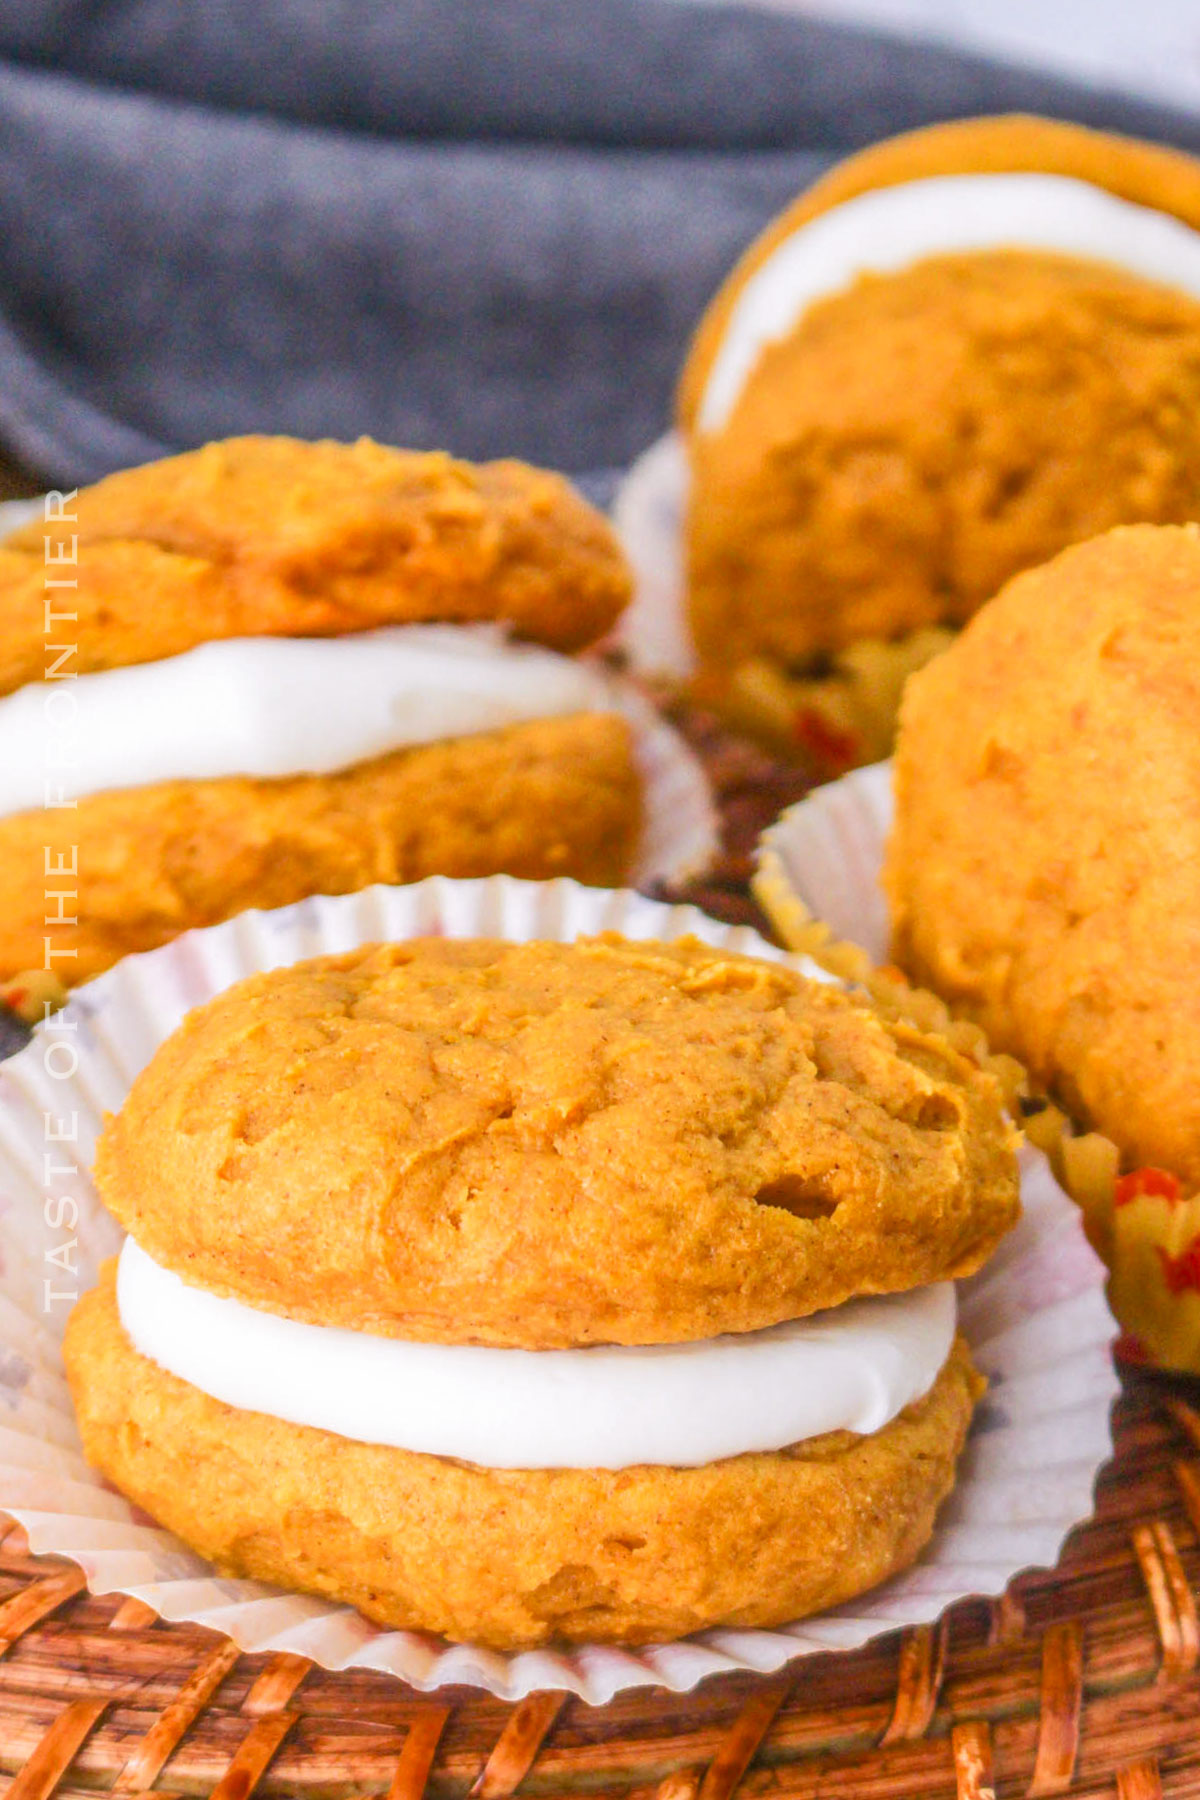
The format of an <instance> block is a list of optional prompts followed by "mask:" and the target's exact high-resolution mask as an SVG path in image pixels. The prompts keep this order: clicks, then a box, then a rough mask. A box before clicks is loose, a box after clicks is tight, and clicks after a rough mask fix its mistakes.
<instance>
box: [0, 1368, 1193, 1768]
mask: <svg viewBox="0 0 1200 1800" xmlns="http://www.w3.org/2000/svg"><path fill="white" fill-rule="evenodd" d="M1117 1443H1118V1448H1117V1455H1116V1458H1115V1460H1114V1462H1113V1464H1112V1465H1111V1466H1110V1468H1109V1470H1108V1472H1107V1473H1106V1475H1105V1477H1104V1478H1103V1480H1102V1483H1101V1488H1100V1493H1099V1499H1098V1506H1097V1512H1096V1516H1095V1518H1094V1519H1093V1520H1092V1521H1091V1522H1090V1523H1089V1524H1087V1525H1086V1526H1084V1527H1082V1528H1081V1529H1080V1530H1079V1531H1077V1532H1076V1533H1075V1534H1074V1535H1073V1537H1072V1538H1071V1540H1070V1542H1069V1544H1068V1546H1067V1550H1066V1553H1065V1555H1064V1557H1063V1559H1062V1561H1061V1563H1060V1565H1059V1567H1058V1569H1057V1570H1055V1571H1054V1572H1052V1573H1041V1574H1037V1575H1031V1576H1026V1577H1024V1578H1022V1580H1021V1581H1020V1582H1019V1583H1018V1584H1017V1585H1016V1586H1015V1588H1013V1589H1012V1590H1010V1592H1009V1594H1008V1595H1006V1596H1005V1598H1004V1599H1003V1600H1001V1601H999V1602H996V1603H984V1602H978V1603H967V1604H964V1605H962V1606H959V1607H956V1608H954V1609H953V1611H952V1612H951V1613H950V1614H949V1615H948V1617H947V1618H946V1619H945V1620H943V1622H942V1624H941V1625H940V1626H939V1627H936V1628H933V1627H919V1628H916V1629H914V1630H911V1631H907V1632H904V1633H892V1634H890V1635H889V1636H887V1637H885V1638H881V1639H879V1640H877V1641H876V1642H875V1643H873V1644H870V1645H868V1646H867V1647H866V1648H865V1649H863V1650H861V1651H857V1652H855V1653H853V1654H852V1655H842V1656H823V1657H819V1658H812V1659H808V1660H806V1661H805V1662H804V1663H803V1665H802V1666H801V1667H800V1668H798V1669H796V1670H794V1671H793V1672H792V1673H791V1674H790V1675H789V1674H787V1673H785V1674H784V1675H783V1676H782V1677H771V1678H770V1679H763V1680H756V1679H755V1678H753V1677H750V1676H744V1675H737V1676H730V1677H726V1678H723V1679H720V1680H717V1681H713V1682H710V1683H706V1684H705V1685H704V1686H702V1687H701V1688H700V1689H698V1690H697V1691H696V1692H695V1693H692V1694H686V1695H673V1694H666V1693H661V1692H660V1693H655V1692H651V1693H646V1692H644V1691H635V1692H633V1693H631V1694H629V1695H626V1696H624V1697H621V1698H618V1699H617V1700H614V1701H613V1702H612V1703H611V1704H610V1705H608V1706H605V1707H599V1708H593V1707H588V1706H585V1705H584V1704H583V1703H582V1702H581V1701H578V1700H573V1699H564V1697H563V1696H561V1695H558V1694H535V1695H532V1696H531V1697H530V1698H529V1699H527V1700H524V1701H522V1702H520V1703H519V1704H518V1705H516V1706H511V1707H510V1706H505V1705H504V1704H503V1703H502V1702H500V1701H498V1700H493V1699H491V1698H489V1697H488V1696H486V1695H482V1694H478V1693H475V1692H473V1691H468V1690H465V1689H458V1690H453V1691H450V1692H446V1693H442V1694H438V1695H436V1696H434V1697H428V1698H427V1697H423V1696H421V1695H417V1694H414V1693H413V1692H412V1691H411V1690H409V1689H407V1688H405V1687H404V1686H402V1685H401V1684H400V1683H399V1682H397V1681H395V1680H394V1679H392V1678H391V1677H390V1676H376V1675H371V1674H367V1673H364V1672H362V1671H357V1672H355V1673H353V1674H344V1675H338V1674H330V1673H327V1672H326V1671H325V1670H322V1669H316V1668H313V1667H312V1666H311V1665H310V1664H308V1663H306V1662H305V1661H304V1660H303V1659H301V1658H299V1657H295V1656H287V1655H279V1656H274V1657H263V1656H242V1655H240V1654H239V1653H238V1651H237V1650H236V1649H235V1648H234V1647H233V1646H232V1645H231V1644H230V1643H228V1642H227V1641H226V1640H224V1639H221V1638H218V1637H216V1636H214V1635H213V1634H212V1633H211V1632H207V1631H204V1630H202V1629H201V1628H200V1627H198V1626H192V1625H164V1624H161V1623H157V1622H155V1620H154V1618H153V1615H152V1614H150V1613H149V1611H148V1610H147V1608H145V1607H144V1606H143V1605H142V1604H141V1603H140V1602H139V1601H136V1600H124V1601H122V1600H119V1599H116V1598H111V1599H94V1598H92V1597H91V1596H89V1595H88V1594H86V1593H85V1592H83V1591H82V1577H81V1576H80V1574H79V1572H78V1571H77V1570H76V1569H75V1568H74V1566H73V1565H70V1564H63V1563H59V1562H54V1561H51V1560H49V1559H44V1558H43V1559H33V1558H30V1557H29V1555H28V1554H27V1551H26V1548H25V1544H24V1539H23V1535H22V1533H21V1532H20V1530H19V1529H18V1528H16V1527H12V1528H11V1529H9V1530H8V1532H7V1535H6V1536H5V1537H4V1538H3V1541H2V1542H0V1770H3V1771H5V1773H11V1774H12V1776H13V1777H14V1779H13V1780H12V1781H11V1782H9V1783H8V1785H7V1787H6V1788H5V1787H4V1786H3V1784H2V1783H0V1793H3V1794H4V1795H5V1800H45V1797H47V1796H49V1795H52V1794H54V1795H59V1796H62V1797H64V1800H66V1797H68V1796H77V1795H83V1794H94V1793H95V1792H96V1791H97V1790H101V1791H103V1792H112V1793H117V1794H139V1793H145V1794H152V1795H156V1796H163V1795H167V1794H172V1795H176V1794H178V1795H183V1794H188V1795H191V1794H210V1795H212V1796H213V1797H214V1800H246V1797H247V1796H249V1795H250V1794H251V1793H254V1792H258V1793H260V1794H262V1795H268V1794H270V1795H278V1796H288V1797H289V1800H301V1797H303V1800H309V1797H311V1800H333V1796H343V1795H344V1796H349V1795H367V1794H380V1795H383V1794H386V1795H388V1796H390V1800H416V1797H417V1796H418V1795H423V1794H428V1795H430V1796H443V1795H445V1796H451V1795H455V1796H457V1795H467V1794H471V1795H475V1796H483V1797H487V1800H499V1796H502V1795H507V1794H512V1793H514V1792H515V1791H516V1789H517V1788H518V1787H520V1790H521V1792H522V1793H523V1794H530V1795H533V1794H543V1795H559V1794H603V1795H614V1796H616V1795H620V1796H627V1797H628V1800H649V1797H650V1796H656V1797H657V1800H726V1797H727V1796H729V1795H731V1794H733V1793H734V1791H735V1790H736V1791H737V1792H738V1794H739V1795H740V1796H743V1797H744V1800H752V1797H754V1796H766V1795H770V1796H772V1800H784V1797H785V1796H787V1797H789V1800H792V1797H794V1800H818V1796H819V1797H820V1800H832V1797H834V1796H836V1797H837V1800H868V1797H870V1800H891V1797H893V1796H894V1797H895V1800H901V1797H903V1800H917V1797H922V1800H923V1797H925V1796H928V1797H929V1800H940V1797H941V1796H948V1797H949V1796H959V1797H961V1800H987V1797H988V1796H990V1795H992V1794H996V1795H999V1796H1001V1797H1004V1796H1010V1795H1011V1796H1016V1795H1045V1794H1069V1795H1075V1796H1078V1797H1079V1800H1082V1797H1083V1796H1088V1797H1089V1800H1092V1797H1094V1800H1101V1797H1102V1796H1103V1797H1104V1800H1109V1797H1110V1796H1113V1795H1118V1796H1120V1800H1154V1797H1156V1796H1158V1795H1165V1796H1180V1797H1181V1800H1182V1796H1185V1795H1200V1669H1198V1666H1197V1665H1198V1661H1200V1624H1198V1620H1197V1609H1196V1601H1195V1597H1194V1591H1195V1585H1196V1582H1197V1580H1198V1579H1200V1548H1198V1541H1197V1534H1198V1529H1200V1411H1198V1410H1197V1409H1196V1408H1195V1407H1194V1406H1192V1405H1190V1404H1189V1403H1188V1402H1187V1401H1185V1400H1182V1399H1181V1398H1180V1397H1179V1395H1178V1393H1177V1392H1176V1391H1175V1390H1173V1389H1172V1388H1170V1387H1169V1386H1167V1385H1166V1384H1164V1383H1162V1382H1161V1381H1154V1380H1151V1379H1149V1378H1146V1377H1139V1378H1134V1380H1133V1381H1132V1382H1131V1383H1130V1384H1129V1385H1128V1387H1127V1391H1126V1393H1125V1396H1124V1398H1123V1400H1122V1401H1121V1403H1120V1406H1119V1409H1118V1420H1117ZM0 1529H2V1527H0Z"/></svg>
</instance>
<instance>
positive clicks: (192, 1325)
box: [117, 1238, 956, 1469]
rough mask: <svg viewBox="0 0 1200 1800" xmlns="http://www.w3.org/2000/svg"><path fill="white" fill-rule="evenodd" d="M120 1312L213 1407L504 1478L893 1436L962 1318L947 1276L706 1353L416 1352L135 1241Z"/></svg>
mask: <svg viewBox="0 0 1200 1800" xmlns="http://www.w3.org/2000/svg"><path fill="white" fill-rule="evenodd" d="M117 1303H118V1307H119V1310H120V1315H121V1322H122V1324H123V1325H124V1327H125V1330H126V1332H127V1333H128V1335H129V1337H130V1339H131V1340H132V1342H133V1344H134V1347H135V1348H136V1349H137V1350H139V1351H140V1352H141V1354H142V1355H143V1356H146V1357H148V1358H150V1360H151V1361H153V1362H155V1363H157V1364H158V1365H159V1366H160V1367H161V1368H163V1369H166V1370H167V1371H168V1372H169V1373H170V1374H172V1375H176V1376H178V1377H179V1378H180V1379H181V1380H183V1381H187V1382H190V1383H191V1385H192V1386H193V1387H197V1388H199V1389H200V1390H201V1391H202V1392H203V1393H205V1394H208V1395H210V1396H211V1397H212V1398H213V1399H214V1400H221V1401H224V1403H225V1404H226V1405H228V1406H234V1407H237V1408H238V1409H239V1410H241V1411H245V1412H257V1413H265V1414H267V1415H268V1416H269V1417H271V1418H276V1419H286V1420H288V1421H289V1422H290V1423H291V1424H294V1425H308V1426H313V1427H315V1428H317V1429H318V1430H322V1431H329V1432H333V1433H336V1434H337V1436H339V1437H344V1438H351V1439H354V1440H357V1441H359V1442H362V1443H368V1444H384V1445H391V1446H393V1447H394V1448H396V1449H401V1450H413V1451H420V1452H424V1453H425V1454H427V1455H432V1456H446V1457H454V1458H457V1459H459V1460H461V1461H463V1462H470V1463H477V1464H479V1465H481V1466H483V1467H485V1468H493V1469H542V1468H571V1469H623V1468H631V1467H633V1466H635V1465H639V1464H647V1463H650V1464H660V1465H666V1466H669V1467H675V1468H684V1467H697V1466H699V1465H701V1464H704V1463H710V1462H717V1461H719V1460H720V1459H722V1458H723V1457H729V1456H738V1455H741V1454H742V1453H743V1452H746V1451H753V1450H780V1449H782V1448H783V1447H784V1446H785V1445H788V1444H796V1443H802V1442H803V1441H804V1440H805V1439H807V1438H814V1437H819V1436H821V1435H822V1434H823V1433H824V1432H828V1431H839V1430H843V1431H853V1432H858V1433H862V1434H869V1433H872V1432H876V1431H879V1430H881V1429H882V1428H883V1427H884V1426H885V1425H886V1424H887V1423H888V1422H889V1421H890V1420H891V1419H894V1418H895V1417H896V1416H897V1414H899V1413H900V1412H902V1411H903V1410H904V1408H905V1407H906V1406H909V1405H911V1404H912V1402H913V1401H915V1400H918V1399H920V1398H921V1397H922V1396H923V1395H925V1394H927V1393H928V1392H929V1389H930V1388H931V1387H932V1386H933V1383H934V1381H935V1380H936V1379H937V1376H938V1374H939V1372H940V1371H941V1369H942V1368H943V1367H944V1365H945V1362H946V1359H947V1357H948V1356H949V1354H950V1349H951V1346H952V1344H953V1341H954V1330H955V1318H956V1303H955V1293H954V1286H953V1283H951V1282H942V1283H939V1284H938V1285H936V1286H932V1287H925V1288H918V1289H916V1290H915V1291H913V1292H912V1293H907V1294H897V1295H887V1296H880V1297H873V1298H870V1299H865V1300H853V1301H850V1302H848V1303H847V1304H846V1305H844V1306H839V1307H836V1308H834V1309H833V1310H831V1311H829V1312H824V1313H818V1314H815V1315H814V1316H813V1317H811V1318H808V1319H800V1320H796V1321H793V1322H791V1323H788V1324H785V1325H777V1326H775V1327H773V1328H772V1329H770V1330H767V1331H756V1332H749V1333H746V1334H745V1335H742V1336H729V1337H718V1338H712V1339H709V1340H706V1341H703V1342H699V1343H688V1344H660V1345H651V1346H647V1347H645V1348H626V1347H623V1346H621V1347H618V1346H598V1347H594V1348H589V1349H583V1350H539V1351H531V1350H493V1349H486V1348H481V1347H479V1346H476V1345H470V1344H417V1343H408V1342H405V1341H403V1340H400V1339H395V1338H383V1337H376V1336H372V1335H371V1334H369V1333H367V1332H356V1331H346V1330H342V1329H341V1328H338V1327H334V1326H327V1325H309V1324H304V1323H301V1322H300V1321H298V1320H294V1319H284V1318H280V1317H278V1316H276V1315H275V1314H273V1313H264V1312H259V1311H257V1310H256V1309H254V1308H252V1307H249V1306H245V1305H243V1304H242V1303H241V1302H240V1301H237V1300H227V1299H222V1298H220V1297H218V1296H217V1295H215V1294H210V1293H206V1292H205V1291H204V1290H203V1289H201V1288H196V1287H191V1286H189V1285H188V1284H187V1283H186V1282H184V1281H183V1280H182V1279H181V1278H180V1277H179V1276H178V1275H176V1274H174V1273H172V1272H171V1271H169V1270H167V1269H164V1268H163V1267H162V1266H161V1265H160V1264H158V1263H156V1262H154V1261H153V1260H152V1259H151V1258H150V1257H149V1256H148V1255H147V1254H146V1252H145V1251H144V1250H142V1249H141V1248H140V1247H139V1246H138V1245H137V1244H135V1243H134V1242H133V1240H132V1239H131V1238H130V1239H127V1240H126V1243H125V1247H124V1249H123V1250H122V1252H121V1259H120V1264H119V1268H118V1274H117Z"/></svg>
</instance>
